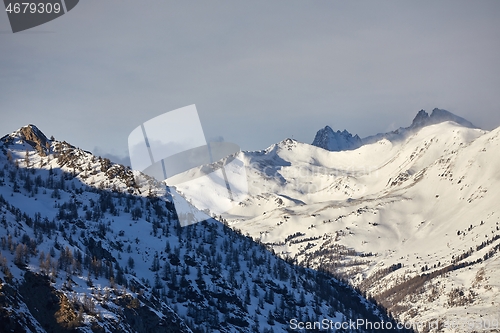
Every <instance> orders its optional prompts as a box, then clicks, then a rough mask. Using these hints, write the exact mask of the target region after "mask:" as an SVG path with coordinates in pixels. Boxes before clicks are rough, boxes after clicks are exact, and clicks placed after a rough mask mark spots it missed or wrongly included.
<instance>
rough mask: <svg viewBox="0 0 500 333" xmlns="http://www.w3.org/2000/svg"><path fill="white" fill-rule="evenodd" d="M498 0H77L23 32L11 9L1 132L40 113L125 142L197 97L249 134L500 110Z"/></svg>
mask: <svg viewBox="0 0 500 333" xmlns="http://www.w3.org/2000/svg"><path fill="white" fill-rule="evenodd" d="M499 18H500V1H497V0H491V1H457V0H453V1H326V0H314V1H313V0H310V1H307V0H300V1H291V0H265V1H257V0H252V1H235V0H230V1H229V0H228V1H189V0H188V1H157V0H146V1H139V0H133V1H132V0H81V1H80V3H79V4H78V6H77V7H75V8H74V9H73V10H72V11H71V12H69V13H68V14H66V15H64V16H62V17H61V18H59V19H56V20H54V21H51V22H49V23H47V24H44V25H42V26H39V27H36V28H33V29H31V30H28V31H26V32H20V33H16V34H12V33H11V30H10V27H9V25H8V19H7V15H6V13H0V60H1V61H0V117H1V120H0V135H3V134H7V133H10V132H11V131H13V130H15V129H17V128H19V127H21V126H23V125H25V124H28V123H34V124H36V125H37V126H38V127H39V128H40V129H41V130H42V131H44V132H45V133H46V134H47V135H49V136H50V135H54V136H55V137H56V138H58V139H63V140H66V141H68V142H70V143H72V144H74V145H76V146H79V147H81V148H84V149H87V150H92V151H97V153H99V154H101V155H104V154H114V155H122V156H124V155H125V154H126V153H127V138H128V135H129V133H130V132H131V131H132V130H133V129H134V128H135V127H136V126H138V125H139V124H141V123H143V122H144V121H146V120H148V119H150V118H153V117H155V116H157V115H160V114H162V113H164V112H167V111H170V110H173V109H176V108H180V107H183V106H186V105H190V104H196V105H197V108H198V112H199V114H200V118H201V122H202V125H203V127H204V130H205V135H206V137H207V138H210V137H216V136H222V137H224V139H225V140H226V141H230V142H234V143H237V144H239V145H240V146H241V147H242V149H244V150H260V149H264V148H266V147H267V146H269V145H271V144H273V143H276V142H278V141H280V140H282V139H284V138H287V137H292V136H293V137H294V138H295V139H297V140H299V141H303V142H308V143H311V142H312V140H313V138H314V135H315V133H316V131H317V130H318V129H320V128H322V127H324V126H325V125H330V126H331V127H332V128H334V129H340V130H342V129H347V130H348V131H350V132H351V133H353V134H354V133H357V134H359V135H360V136H361V137H364V136H368V135H371V134H375V133H377V132H386V131H389V130H393V129H395V128H397V127H400V126H408V125H409V124H410V122H411V120H412V119H413V117H414V116H415V114H416V113H417V111H418V110H420V109H422V108H423V109H426V110H427V111H429V112H430V111H431V110H432V109H433V108H434V107H439V108H443V109H447V110H449V111H451V112H453V113H455V114H457V115H460V116H462V117H464V118H466V119H468V120H470V121H471V122H473V123H474V124H476V125H477V126H480V127H482V128H485V129H492V128H495V127H498V126H500V93H499V92H500V65H499V59H500V19H499Z"/></svg>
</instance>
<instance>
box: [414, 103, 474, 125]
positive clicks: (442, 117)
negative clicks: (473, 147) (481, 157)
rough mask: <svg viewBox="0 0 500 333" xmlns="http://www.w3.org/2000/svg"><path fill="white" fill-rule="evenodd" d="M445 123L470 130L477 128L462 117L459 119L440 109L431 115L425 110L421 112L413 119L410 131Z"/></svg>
mask: <svg viewBox="0 0 500 333" xmlns="http://www.w3.org/2000/svg"><path fill="white" fill-rule="evenodd" d="M445 121H453V122H455V123H457V124H459V125H462V126H465V127H469V128H477V127H476V126H474V125H473V124H472V123H471V122H470V121H468V120H465V119H464V118H462V117H459V116H457V115H454V114H453V113H451V112H449V111H446V110H443V109H438V108H435V109H434V110H432V113H431V115H430V116H429V114H428V113H427V112H425V111H424V110H420V111H419V112H418V113H417V115H416V116H415V118H414V119H413V122H412V124H411V126H410V129H415V128H422V127H425V126H429V125H434V124H439V123H442V122H445Z"/></svg>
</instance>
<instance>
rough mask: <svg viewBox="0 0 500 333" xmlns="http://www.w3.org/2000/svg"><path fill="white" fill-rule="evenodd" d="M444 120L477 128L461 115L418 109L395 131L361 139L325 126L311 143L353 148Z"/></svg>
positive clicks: (396, 137)
mask: <svg viewBox="0 0 500 333" xmlns="http://www.w3.org/2000/svg"><path fill="white" fill-rule="evenodd" d="M446 121H451V122H454V123H457V124H459V125H461V126H464V127H468V128H477V127H476V126H474V125H473V124H472V123H471V122H470V121H468V120H466V119H464V118H462V117H459V116H457V115H455V114H453V113H451V112H449V111H446V110H442V109H438V108H435V109H433V110H432V112H431V114H430V115H429V114H428V113H427V112H425V110H420V111H419V112H418V113H417V115H416V116H415V118H414V119H413V121H412V123H411V125H410V126H408V127H401V128H399V129H397V130H396V131H392V132H388V133H379V134H376V135H372V136H368V137H366V138H363V139H361V138H360V137H359V136H358V135H357V134H356V135H354V136H353V135H352V134H351V133H349V132H348V131H347V130H343V131H342V132H341V131H336V132H335V131H334V130H332V128H331V127H330V126H325V128H322V129H320V130H319V131H318V132H317V133H316V136H315V137H314V140H313V142H312V145H313V146H316V147H319V148H323V149H326V150H329V151H343V150H354V149H357V148H359V147H361V146H362V145H364V144H370V143H374V142H377V141H380V140H382V139H388V140H391V141H394V140H404V139H406V138H407V137H408V136H409V135H411V134H413V133H415V131H417V130H419V129H421V128H423V127H426V126H429V125H435V124H439V123H443V122H446Z"/></svg>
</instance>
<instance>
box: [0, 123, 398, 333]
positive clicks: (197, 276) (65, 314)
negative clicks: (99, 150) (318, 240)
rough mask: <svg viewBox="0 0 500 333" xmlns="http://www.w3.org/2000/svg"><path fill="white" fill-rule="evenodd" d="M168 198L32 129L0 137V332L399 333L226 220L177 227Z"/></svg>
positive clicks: (377, 309) (347, 290)
mask: <svg viewBox="0 0 500 333" xmlns="http://www.w3.org/2000/svg"><path fill="white" fill-rule="evenodd" d="M172 193H174V192H173V190H171V191H167V188H166V187H165V185H164V184H162V183H160V182H158V181H156V180H155V179H152V178H151V177H149V176H147V175H144V174H142V173H140V172H137V171H133V170H130V168H128V167H124V166H122V165H118V164H113V163H111V162H110V161H109V160H108V159H106V158H101V157H98V156H94V155H92V154H91V153H90V152H87V151H83V150H81V149H79V148H77V147H75V146H73V145H71V144H69V143H67V142H65V141H59V140H56V139H54V138H50V139H49V138H47V137H46V136H45V135H44V134H43V132H42V131H40V130H39V129H38V128H37V127H36V126H34V125H28V126H25V127H23V128H21V129H19V130H17V131H15V132H13V133H11V134H9V135H6V136H4V137H2V138H1V139H0V225H1V227H0V332H158V333H160V332H288V331H290V330H296V331H304V330H305V328H308V327H309V326H308V325H310V324H311V323H314V322H316V323H321V324H322V325H323V326H322V327H323V328H325V327H327V328H328V329H329V330H330V331H333V330H335V328H340V331H355V330H354V329H352V328H350V327H348V326H347V325H348V324H349V323H353V322H357V321H360V320H361V321H363V322H374V323H380V322H384V323H391V325H392V324H394V326H395V325H396V322H395V321H394V320H392V318H390V316H389V315H388V314H387V313H386V311H385V310H384V309H383V308H382V307H381V306H379V305H377V304H376V303H375V302H373V301H369V300H367V299H366V298H364V297H363V296H362V295H361V294H360V293H359V292H358V291H356V290H355V289H354V288H353V287H352V286H350V285H349V284H347V283H346V282H345V281H341V280H340V279H337V278H334V277H333V276H331V275H330V274H328V273H326V272H320V271H317V270H313V269H311V268H307V267H303V266H300V265H297V264H294V263H293V262H292V261H291V260H290V259H282V258H280V257H279V256H277V255H275V253H274V252H273V250H272V249H270V248H268V247H266V246H265V245H264V244H263V243H262V242H260V241H255V240H253V239H252V238H251V237H250V236H249V235H244V234H243V233H242V232H241V231H239V230H237V229H231V228H230V227H229V226H228V224H227V221H225V220H224V219H223V218H222V217H220V218H219V219H218V220H216V219H212V218H209V219H206V220H204V221H202V222H200V223H197V224H194V225H190V226H186V227H181V226H180V224H179V221H178V216H177V213H176V211H175V208H174V206H173V204H172V201H171V195H172ZM308 323H309V324H308ZM343 327H344V328H345V329H343ZM359 330H361V331H367V332H375V331H377V330H376V329H374V328H370V327H367V328H364V327H361V326H360V327H359ZM389 331H396V330H389Z"/></svg>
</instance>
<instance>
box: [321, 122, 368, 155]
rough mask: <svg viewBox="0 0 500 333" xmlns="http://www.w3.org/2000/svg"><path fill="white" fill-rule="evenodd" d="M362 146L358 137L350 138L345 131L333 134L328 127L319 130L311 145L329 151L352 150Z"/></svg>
mask: <svg viewBox="0 0 500 333" xmlns="http://www.w3.org/2000/svg"><path fill="white" fill-rule="evenodd" d="M362 144H363V143H362V141H361V139H360V138H359V136H358V135H355V136H352V134H351V133H349V132H347V131H346V130H343V131H342V132H341V131H337V132H334V131H333V130H332V128H331V127H330V126H325V128H323V129H320V130H319V131H318V133H316V136H315V137H314V141H313V143H312V145H313V146H316V147H320V148H323V149H326V150H329V151H342V150H353V149H356V148H359V147H361V145H362Z"/></svg>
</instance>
